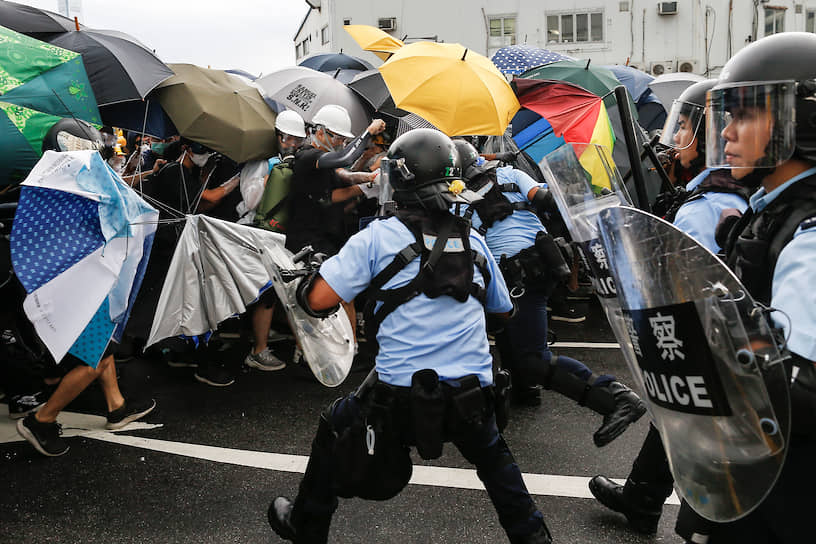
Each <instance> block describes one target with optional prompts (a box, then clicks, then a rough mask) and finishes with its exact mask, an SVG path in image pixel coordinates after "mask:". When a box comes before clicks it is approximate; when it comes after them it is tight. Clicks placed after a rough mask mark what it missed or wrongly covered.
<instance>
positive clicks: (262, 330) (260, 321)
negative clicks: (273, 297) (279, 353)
mask: <svg viewBox="0 0 816 544" xmlns="http://www.w3.org/2000/svg"><path fill="white" fill-rule="evenodd" d="M274 312H275V307H274V306H272V307H271V308H266V307H265V306H263V305H262V304H260V305H258V307H257V308H255V312H254V313H253V314H252V334H253V336H254V337H255V347H254V348H253V350H252V353H260V352H262V351H263V350H265V349H266V346H267V341H268V339H269V329H270V328H271V327H272V314H273V313H274Z"/></svg>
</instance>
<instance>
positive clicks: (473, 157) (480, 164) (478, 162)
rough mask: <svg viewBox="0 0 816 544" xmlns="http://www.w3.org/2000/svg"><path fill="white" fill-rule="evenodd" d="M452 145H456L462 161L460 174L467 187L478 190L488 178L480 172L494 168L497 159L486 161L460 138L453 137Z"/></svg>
mask: <svg viewBox="0 0 816 544" xmlns="http://www.w3.org/2000/svg"><path fill="white" fill-rule="evenodd" d="M453 145H455V146H456V151H458V152H459V159H460V160H461V161H462V176H463V179H464V181H465V184H466V185H467V187H468V189H471V190H473V191H478V190H479V189H481V188H482V187H484V185H485V184H486V183H487V181H488V179H487V178H486V177H484V176H482V174H484V173H485V172H488V171H489V170H491V169H493V168H496V167H497V166H498V165H499V161H489V162H486V161H485V160H484V158H483V157H482V156H481V155H479V152H478V151H477V150H476V148H475V147H474V146H473V144H472V143H470V142H469V141H467V140H464V139H462V138H455V139H454V140H453Z"/></svg>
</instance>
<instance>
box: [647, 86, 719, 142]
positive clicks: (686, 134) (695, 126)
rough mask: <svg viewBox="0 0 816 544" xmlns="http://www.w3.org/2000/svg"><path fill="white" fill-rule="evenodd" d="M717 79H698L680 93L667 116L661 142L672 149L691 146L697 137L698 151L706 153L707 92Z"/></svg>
mask: <svg viewBox="0 0 816 544" xmlns="http://www.w3.org/2000/svg"><path fill="white" fill-rule="evenodd" d="M717 82H718V80H716V79H706V80H705V81H698V82H697V83H695V84H694V85H691V86H690V87H688V88H687V89H686V90H685V91H683V92H682V93H680V96H678V97H677V99H676V100H675V101H674V102H673V103H672V107H671V111H670V112H669V115H668V117H666V123H665V124H664V125H663V132H662V133H661V136H660V143H661V144H663V145H665V146H667V147H670V148H672V149H685V148H687V147H689V146H690V145H691V144H692V142H694V138H695V137H696V138H697V152H698V153H700V154H703V153H705V140H706V93H708V91H710V90H711V89H712V87H714V86H715V85H716V84H717Z"/></svg>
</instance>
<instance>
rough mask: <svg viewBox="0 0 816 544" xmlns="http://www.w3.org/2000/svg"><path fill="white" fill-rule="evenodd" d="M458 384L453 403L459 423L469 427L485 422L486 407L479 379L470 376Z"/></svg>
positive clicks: (461, 379) (459, 380) (452, 399)
mask: <svg viewBox="0 0 816 544" xmlns="http://www.w3.org/2000/svg"><path fill="white" fill-rule="evenodd" d="M456 382H458V383H459V387H458V388H454V392H453V395H452V397H451V402H452V403H453V407H454V410H455V411H456V416H457V418H458V419H459V421H461V422H462V423H465V424H469V425H473V424H479V423H481V422H483V421H484V417H485V414H486V411H485V408H486V406H485V398H484V393H483V392H482V386H481V384H480V383H479V377H478V376H476V375H474V374H470V375H468V376H465V377H464V378H460V379H458V380H456Z"/></svg>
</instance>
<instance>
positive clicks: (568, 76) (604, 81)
mask: <svg viewBox="0 0 816 544" xmlns="http://www.w3.org/2000/svg"><path fill="white" fill-rule="evenodd" d="M521 77H523V78H525V79H551V80H559V81H568V82H569V83H573V84H575V85H578V86H579V87H583V88H584V89H586V90H588V91H590V92H593V93H595V94H597V95H598V96H601V97H604V100H605V101H606V105H607V106H611V105H612V104H615V96H614V95H613V94H610V93H611V92H612V91H613V90H614V89H615V87H617V86H618V85H620V84H621V82H620V81H618V79H617V78H616V77H615V74H613V73H612V72H610V71H609V70H607V69H606V68H603V67H601V66H590V61H583V60H560V61H557V62H552V63H550V64H545V65H544V66H539V67H538V68H533V69H532V70H528V71H526V72H524V73H523V74H522V75H521ZM632 106H633V107H634V104H632Z"/></svg>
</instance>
